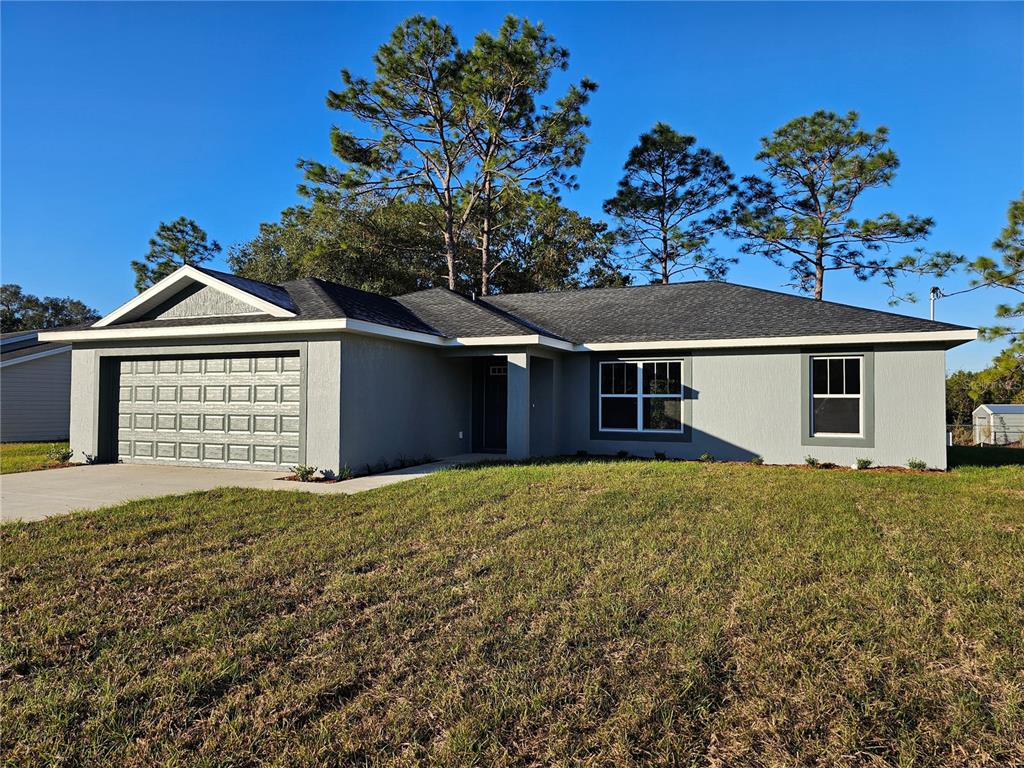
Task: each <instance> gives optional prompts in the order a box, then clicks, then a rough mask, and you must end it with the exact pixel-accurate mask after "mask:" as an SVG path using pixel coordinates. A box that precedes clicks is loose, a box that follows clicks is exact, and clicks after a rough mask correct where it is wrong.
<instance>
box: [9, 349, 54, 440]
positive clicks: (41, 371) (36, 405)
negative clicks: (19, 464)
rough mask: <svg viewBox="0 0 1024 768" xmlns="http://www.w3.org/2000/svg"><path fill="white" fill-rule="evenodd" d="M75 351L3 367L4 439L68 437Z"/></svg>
mask: <svg viewBox="0 0 1024 768" xmlns="http://www.w3.org/2000/svg"><path fill="white" fill-rule="evenodd" d="M70 419H71V351H70V350H67V351H64V352H62V353H59V354H55V355H49V356H48V357H40V358H37V359H35V360H27V361H25V362H23V363H18V364H16V365H8V366H6V367H4V368H0V441H2V442H5V443H6V442H31V441H44V440H66V439H67V438H68V430H69V424H70Z"/></svg>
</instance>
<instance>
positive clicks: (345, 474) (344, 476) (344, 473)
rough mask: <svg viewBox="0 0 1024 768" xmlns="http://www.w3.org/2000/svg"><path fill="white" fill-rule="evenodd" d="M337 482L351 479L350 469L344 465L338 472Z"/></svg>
mask: <svg viewBox="0 0 1024 768" xmlns="http://www.w3.org/2000/svg"><path fill="white" fill-rule="evenodd" d="M338 479H339V480H351V479H352V468H351V467H350V466H349V465H348V464H346V465H344V466H343V467H342V468H341V469H339V470H338Z"/></svg>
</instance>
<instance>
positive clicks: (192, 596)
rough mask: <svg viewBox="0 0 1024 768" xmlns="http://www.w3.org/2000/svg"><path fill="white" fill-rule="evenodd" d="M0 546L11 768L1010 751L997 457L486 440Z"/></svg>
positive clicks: (196, 497)
mask: <svg viewBox="0 0 1024 768" xmlns="http://www.w3.org/2000/svg"><path fill="white" fill-rule="evenodd" d="M0 545H2V551H3V562H2V573H3V580H4V584H3V591H2V598H3V608H2V610H3V621H2V629H0V632H2V635H0V639H2V643H0V646H2V648H3V651H2V652H3V657H2V673H0V674H2V679H3V685H2V686H0V696H2V700H0V706H2V712H3V728H2V734H0V739H2V745H0V746H2V750H3V756H4V759H5V761H6V762H7V763H8V764H11V765H26V766H27V765H33V766H35V765H80V764H95V765H128V766H151V765H182V764H186V763H187V764H199V765H218V766H236V765H237V766H241V765H251V764H253V763H255V762H266V763H272V764H281V765H285V764H287V765H313V764H366V763H373V764H400V765H411V764H432V765H594V766H597V765H601V766H605V765H632V764H671V765H714V766H734V765H741V766H745V765H746V766H754V765H757V766H762V765H843V766H853V765H857V766H860V765H871V766H883V765H907V766H909V765H921V766H939V765H942V766H946V765H1011V764H1021V763H1022V762H1024V577H1022V574H1024V467H1005V468H989V469H986V468H967V469H961V470H958V471H956V472H951V473H920V474H916V473H890V472H880V471H866V472H855V471H839V470H833V471H830V470H811V469H805V468H780V467H754V466H744V465H727V464H707V465H705V464H698V463H671V462H641V461H623V462H596V461H595V462H582V463H575V462H572V463H563V464H559V463H551V464H536V465H526V466H497V467H485V468H479V469H459V470H450V471H445V472H442V473H439V474H437V475H434V476H433V477H430V478H426V479H423V480H418V481H413V482H409V483H404V484H401V485H395V486H391V487H388V488H384V489H380V490H377V491H372V492H368V493H364V494H359V495H356V496H350V497H345V496H321V495H313V494H299V493H290V492H258V491H243V490H220V491H213V492H209V493H197V494H192V495H189V496H181V497H175V498H165V499H158V500H155V501H145V502H134V503H130V504H126V505H123V506H120V507H117V508H113V509H109V510H105V511H101V512H96V513H87V514H77V515H73V516H70V517H65V518H58V519H51V520H48V521H44V522H40V523H31V524H11V525H7V526H3V527H2V528H0Z"/></svg>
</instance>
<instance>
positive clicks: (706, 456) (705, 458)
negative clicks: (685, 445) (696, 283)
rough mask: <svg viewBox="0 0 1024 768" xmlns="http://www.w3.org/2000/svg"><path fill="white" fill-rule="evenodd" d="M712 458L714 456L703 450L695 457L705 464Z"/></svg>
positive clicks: (713, 458)
mask: <svg viewBox="0 0 1024 768" xmlns="http://www.w3.org/2000/svg"><path fill="white" fill-rule="evenodd" d="M714 460H715V457H714V456H712V455H711V454H710V453H708V452H707V451H704V453H702V454H701V455H700V456H698V457H697V461H703V462H704V463H705V464H710V463H711V462H713V461H714Z"/></svg>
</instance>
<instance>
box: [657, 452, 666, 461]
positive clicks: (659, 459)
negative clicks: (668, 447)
mask: <svg viewBox="0 0 1024 768" xmlns="http://www.w3.org/2000/svg"><path fill="white" fill-rule="evenodd" d="M654 458H655V459H657V460H658V461H664V460H665V454H664V453H662V452H660V451H655V452H654Z"/></svg>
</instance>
